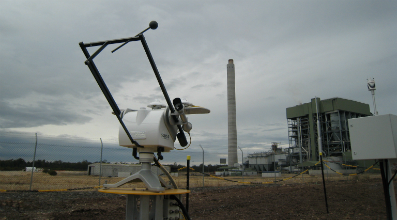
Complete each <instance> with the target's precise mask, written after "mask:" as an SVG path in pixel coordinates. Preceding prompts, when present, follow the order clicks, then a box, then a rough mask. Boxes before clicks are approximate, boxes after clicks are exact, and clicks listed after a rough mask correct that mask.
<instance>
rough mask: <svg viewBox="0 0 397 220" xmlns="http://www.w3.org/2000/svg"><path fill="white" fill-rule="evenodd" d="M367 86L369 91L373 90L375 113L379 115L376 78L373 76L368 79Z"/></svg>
mask: <svg viewBox="0 0 397 220" xmlns="http://www.w3.org/2000/svg"><path fill="white" fill-rule="evenodd" d="M367 87H368V91H371V94H372V102H373V105H374V115H378V111H377V110H376V102H375V90H376V86H375V79H374V78H372V79H370V80H368V79H367Z"/></svg>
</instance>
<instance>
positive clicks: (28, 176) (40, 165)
mask: <svg viewBox="0 0 397 220" xmlns="http://www.w3.org/2000/svg"><path fill="white" fill-rule="evenodd" d="M190 150H191V149H190ZM201 150H202V149H201V148H200V149H199V150H198V151H194V152H192V151H175V152H174V153H173V155H174V156H175V155H176V157H179V161H181V160H182V161H183V160H184V159H181V158H186V156H187V155H192V162H194V160H195V161H196V163H197V162H199V163H198V164H201V163H202V161H203V160H204V155H203V154H204V150H203V151H202V152H201ZM211 154H213V153H211ZM167 157H172V156H171V155H170V156H168V155H167ZM216 157H218V158H222V157H223V155H222V154H217V155H216ZM123 161H124V162H123ZM131 161H132V162H131ZM101 162H102V163H101ZM116 162H117V163H116ZM182 164H184V163H182ZM205 165H206V167H207V168H209V166H210V164H208V163H205ZM207 165H208V166H207ZM214 165H216V164H214ZM139 169H140V165H139V164H138V161H137V160H135V159H133V157H132V150H131V149H129V148H124V147H120V146H118V145H117V144H115V143H102V140H100V139H98V140H90V139H82V138H77V137H68V136H61V137H60V136H57V137H51V136H45V135H37V134H32V133H16V132H0V192H5V191H21V190H22V191H24V190H27V191H48V190H50V191H67V190H81V189H96V188H99V186H101V185H102V184H103V183H116V182H118V181H120V180H122V179H124V178H125V177H127V176H129V175H131V174H133V173H135V172H136V171H138V170H139ZM199 170H200V172H201V171H202V167H201V168H199ZM371 170H373V169H367V170H365V173H369V172H371ZM152 171H153V172H155V173H157V174H159V172H160V171H159V170H158V168H157V167H153V169H152ZM205 172H206V174H205V178H206V179H207V178H208V179H211V178H212V177H211V176H210V173H209V172H207V171H206V170H205ZM333 172H335V171H334V170H332V169H326V176H327V179H328V173H333ZM197 174H198V175H199V173H197ZM350 175H355V174H350ZM298 176H299V175H295V174H291V175H289V176H284V177H282V178H280V179H277V178H276V177H275V178H274V180H273V179H272V180H270V179H269V180H265V179H263V180H259V181H262V182H263V181H264V182H266V183H275V182H280V181H281V180H283V181H284V179H285V178H286V179H288V180H289V179H291V178H295V177H298ZM300 176H301V177H302V182H305V181H307V180H308V179H309V178H306V180H305V181H304V180H303V175H300ZM183 178H185V177H183ZM236 178H237V179H234V180H233V181H232V182H236V183H248V181H250V182H257V181H258V179H257V177H253V176H252V177H248V176H246V177H244V176H242V177H241V179H239V178H238V177H236ZM244 178H245V180H244ZM250 178H252V179H250ZM330 178H331V177H330ZM332 178H334V177H332ZM347 178H348V177H347ZM295 179H296V178H295ZM178 181H179V182H180V184H184V183H183V182H184V180H183V179H182V178H180V180H178ZM216 184H218V185H219V184H220V183H218V182H217V183H216ZM201 185H204V175H203V181H202V184H201V180H200V183H199V182H197V186H201Z"/></svg>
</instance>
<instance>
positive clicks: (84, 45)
mask: <svg viewBox="0 0 397 220" xmlns="http://www.w3.org/2000/svg"><path fill="white" fill-rule="evenodd" d="M157 27H158V24H157V22H156V21H152V22H150V23H149V27H148V28H146V29H145V30H143V31H142V32H140V33H139V34H137V35H136V36H134V37H129V38H121V39H114V40H107V41H98V42H91V43H83V42H80V43H79V45H80V48H81V50H82V51H83V53H84V55H85V57H86V58H87V60H86V61H85V62H84V63H85V64H86V65H87V66H88V68H89V69H90V71H91V73H92V75H93V76H94V78H95V80H96V81H97V83H98V85H99V87H100V88H101V90H102V93H103V94H104V96H105V97H106V99H107V101H108V103H109V105H110V107H111V108H112V110H113V112H114V114H115V115H116V117H117V119H118V120H119V122H120V125H121V126H122V127H123V129H124V131H125V133H126V134H127V136H128V138H129V139H130V140H131V143H133V144H134V145H135V146H136V147H143V146H141V145H139V143H138V142H136V141H135V140H134V139H133V138H132V136H131V134H130V132H129V131H128V129H127V127H126V126H125V124H124V122H123V120H122V118H121V116H120V113H121V111H120V109H119V107H118V106H117V103H116V101H114V99H113V96H112V94H111V93H110V91H109V89H108V87H107V86H106V84H105V82H104V81H103V79H102V76H101V74H100V73H99V71H98V68H97V67H96V65H95V63H94V58H95V57H96V56H97V55H98V54H99V53H100V52H102V50H103V49H105V47H106V46H107V45H109V44H117V43H123V44H122V45H120V46H119V47H117V48H116V49H114V50H113V51H112V53H113V52H115V51H116V50H118V49H120V48H121V47H122V46H124V45H126V44H127V43H129V42H131V41H141V43H142V46H143V48H144V50H145V53H146V56H147V57H148V59H149V62H150V65H151V66H152V69H153V72H154V74H155V76H156V78H157V81H158V83H159V85H160V88H161V91H162V92H163V95H164V98H165V100H166V102H167V104H168V107H169V109H170V111H171V113H174V112H175V109H174V106H173V105H172V103H171V100H170V97H169V96H168V93H167V90H166V88H165V86H164V83H163V81H162V79H161V76H160V73H159V71H158V69H157V66H156V64H155V62H154V59H153V56H152V54H151V53H150V50H149V47H148V45H147V43H146V40H145V37H144V36H143V33H144V32H145V31H147V30H149V29H156V28H157ZM94 46H100V48H99V49H98V50H97V51H95V52H94V53H93V54H92V55H90V54H89V52H88V50H87V47H94ZM172 118H173V119H174V121H175V122H176V123H178V122H179V119H178V117H177V116H176V115H173V116H172ZM177 127H178V130H179V133H178V134H177V137H178V140H179V143H180V144H181V146H183V147H184V146H186V145H187V139H186V136H185V134H184V132H183V129H182V126H181V125H177ZM134 149H135V148H134ZM135 152H136V150H135ZM134 157H136V155H135V156H134Z"/></svg>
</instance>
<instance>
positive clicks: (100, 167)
mask: <svg viewBox="0 0 397 220" xmlns="http://www.w3.org/2000/svg"><path fill="white" fill-rule="evenodd" d="M99 139H100V140H101V161H100V163H99V186H101V176H102V149H103V143H102V138H99Z"/></svg>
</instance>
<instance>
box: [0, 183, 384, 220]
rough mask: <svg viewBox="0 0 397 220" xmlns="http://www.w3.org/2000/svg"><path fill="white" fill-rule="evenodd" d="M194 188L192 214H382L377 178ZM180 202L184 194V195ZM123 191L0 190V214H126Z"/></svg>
mask: <svg viewBox="0 0 397 220" xmlns="http://www.w3.org/2000/svg"><path fill="white" fill-rule="evenodd" d="M326 191H327V199H328V210H329V213H327V211H326V205H325V199H324V191H323V186H322V184H321V182H319V183H317V184H308V183H306V184H292V185H287V184H278V185H239V186H229V187H206V188H194V189H192V192H191V193H190V196H189V197H190V200H189V215H190V217H191V219H217V220H220V219H386V208H385V202H384V196H383V188H382V183H381V180H380V179H370V180H366V181H327V182H326ZM183 202H185V199H183ZM125 203H126V197H125V196H123V195H112V194H107V193H99V192H95V191H89V192H82V191H81V192H46V193H37V192H36V193H35V192H22V193H21V192H18V193H13V192H9V193H1V194H0V219H1V220H5V219H125Z"/></svg>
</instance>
